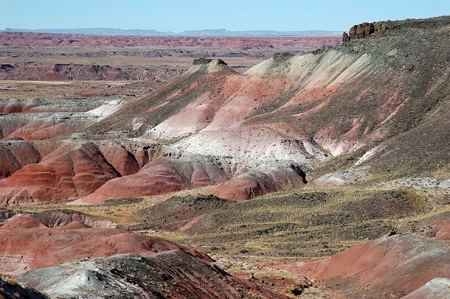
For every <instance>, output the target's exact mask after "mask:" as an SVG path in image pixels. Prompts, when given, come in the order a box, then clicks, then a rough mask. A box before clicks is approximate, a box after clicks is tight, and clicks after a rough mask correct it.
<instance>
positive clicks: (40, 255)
mask: <svg viewBox="0 0 450 299" xmlns="http://www.w3.org/2000/svg"><path fill="white" fill-rule="evenodd" d="M0 244H2V246H1V247H0V272H1V273H14V274H20V273H23V272H25V271H27V270H31V269H37V268H43V267H48V266H53V265H58V264H61V263H64V262H66V261H69V260H73V259H76V258H81V257H106V256H110V255H114V254H120V253H137V254H142V255H147V254H152V253H156V252H161V251H168V250H174V249H182V250H183V251H185V252H189V253H190V254H191V255H193V256H196V257H199V258H201V259H203V260H204V261H206V262H211V261H212V260H211V259H210V258H209V257H208V256H206V255H205V254H202V253H199V252H197V251H194V250H192V249H188V248H185V247H183V246H180V245H177V244H175V243H172V242H170V241H167V240H164V239H161V238H157V237H149V236H144V235H139V234H132V233H130V232H128V231H126V230H121V229H114V228H90V227H87V226H86V225H83V224H81V223H77V222H75V223H71V224H68V225H66V226H63V227H59V228H50V227H46V226H45V225H43V224H42V223H40V222H39V221H37V220H36V219H34V218H31V217H30V216H26V215H17V216H15V217H13V218H11V219H10V220H9V221H7V222H6V223H4V224H3V225H0Z"/></svg>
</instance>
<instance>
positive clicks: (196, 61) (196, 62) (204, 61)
mask: <svg viewBox="0 0 450 299" xmlns="http://www.w3.org/2000/svg"><path fill="white" fill-rule="evenodd" d="M213 60H216V61H217V64H219V65H228V64H227V63H226V62H225V61H223V60H222V59H209V58H198V59H194V61H193V62H192V64H193V65H201V64H208V63H210V62H212V61H213Z"/></svg>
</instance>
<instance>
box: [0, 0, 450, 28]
mask: <svg viewBox="0 0 450 299" xmlns="http://www.w3.org/2000/svg"><path fill="white" fill-rule="evenodd" d="M0 12H1V17H0V29H4V28H6V27H10V28H26V29H47V28H48V29H56V28H58V29H61V28H65V29H71V28H99V27H103V28H120V29H155V30H158V31H173V32H180V31H183V30H192V29H227V30H234V31H237V30H263V29H269V30H280V31H281V30H282V31H289V30H293V31H295V30H313V29H317V30H348V28H350V27H351V26H352V25H353V24H357V23H362V22H364V21H382V20H399V19H406V18H427V17H433V16H441V15H450V0H427V1H423V0H422V1H419V0H374V1H361V0H357V1H353V0H307V1H304V0H297V1H294V0H271V1H266V0H221V1H206V0H192V1H189V0H172V1H170V0H147V1H145V0H0Z"/></svg>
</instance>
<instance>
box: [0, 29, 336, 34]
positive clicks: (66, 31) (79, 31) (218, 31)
mask: <svg viewBox="0 0 450 299" xmlns="http://www.w3.org/2000/svg"><path fill="white" fill-rule="evenodd" d="M3 31H5V32H36V33H57V34H86V35H138V36H299V35H338V34H341V33H342V31H324V30H307V31H276V30H250V31H228V30H226V29H202V30H187V31H183V32H180V33H175V32H170V31H164V32H162V31H156V30H142V29H114V28H75V29H17V28H6V29H5V30H3Z"/></svg>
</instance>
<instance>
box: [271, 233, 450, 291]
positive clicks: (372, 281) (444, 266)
mask: <svg viewBox="0 0 450 299" xmlns="http://www.w3.org/2000/svg"><path fill="white" fill-rule="evenodd" d="M277 268H279V269H285V270H288V271H291V272H293V273H296V274H299V275H305V276H306V277H308V278H309V279H316V280H321V281H325V282H327V283H328V285H329V286H330V287H332V288H334V289H340V290H344V291H345V292H346V293H348V297H352V298H360V296H361V295H362V294H365V295H366V296H367V298H380V297H381V296H382V295H385V296H387V295H391V296H395V297H397V296H403V295H406V294H408V293H410V292H412V291H414V290H416V289H417V288H419V287H421V286H423V285H424V284H425V283H427V282H428V281H430V280H431V279H433V278H435V277H450V250H449V249H448V243H446V242H442V241H434V240H431V239H427V238H423V237H418V236H414V235H407V234H406V235H403V234H395V235H392V236H383V237H381V238H379V239H376V240H374V241H371V242H369V243H366V244H364V245H360V246H354V247H352V248H351V249H349V250H346V251H344V252H342V253H339V254H337V255H335V256H333V257H331V258H328V259H325V260H321V261H316V262H307V263H293V264H288V265H282V266H278V267H277Z"/></svg>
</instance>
